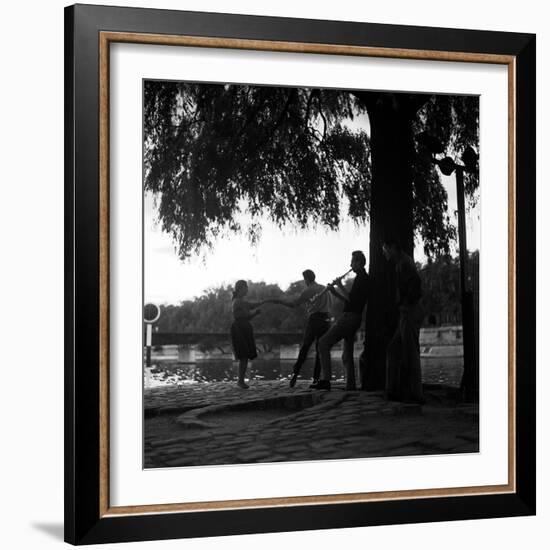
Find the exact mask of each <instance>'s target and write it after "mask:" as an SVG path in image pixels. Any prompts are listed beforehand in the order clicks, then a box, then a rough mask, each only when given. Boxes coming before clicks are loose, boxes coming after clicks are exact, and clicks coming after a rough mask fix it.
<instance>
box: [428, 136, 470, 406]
mask: <svg viewBox="0 0 550 550" xmlns="http://www.w3.org/2000/svg"><path fill="white" fill-rule="evenodd" d="M418 141H419V143H420V144H421V145H422V146H423V147H424V149H425V150H427V151H429V153H430V159H431V161H432V162H433V163H434V164H436V165H437V166H439V169H440V170H441V172H442V173H443V174H444V175H445V176H450V175H451V174H452V173H453V172H454V173H455V178H456V196H457V210H458V246H459V259H460V294H461V305H462V341H463V347H464V372H463V375H462V382H461V384H460V390H461V394H462V398H463V399H464V400H465V401H469V402H477V401H478V400H479V353H478V350H479V342H478V334H479V332H478V331H476V319H475V310H474V295H473V292H472V289H471V288H468V279H467V277H466V268H467V265H468V248H467V245H466V209H465V206H464V172H469V173H474V172H476V171H477V170H478V166H477V160H478V156H477V154H476V152H475V151H474V150H473V149H472V148H471V147H467V148H466V150H465V151H464V153H463V155H462V158H461V160H462V162H463V164H457V163H456V162H455V161H454V160H453V159H452V158H451V157H444V158H441V159H437V158H436V157H435V155H436V154H440V153H443V146H442V144H441V143H440V142H439V141H438V140H436V139H435V138H433V137H432V136H430V135H428V134H420V135H419V136H418Z"/></svg>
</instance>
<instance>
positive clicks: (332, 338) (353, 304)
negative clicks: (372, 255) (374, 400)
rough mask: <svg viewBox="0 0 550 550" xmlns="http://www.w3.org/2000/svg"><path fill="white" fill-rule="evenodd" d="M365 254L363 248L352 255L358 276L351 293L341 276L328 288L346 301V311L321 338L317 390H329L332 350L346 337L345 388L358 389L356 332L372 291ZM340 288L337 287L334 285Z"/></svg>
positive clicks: (353, 265) (343, 359)
mask: <svg viewBox="0 0 550 550" xmlns="http://www.w3.org/2000/svg"><path fill="white" fill-rule="evenodd" d="M366 263H367V262H366V259H365V255H364V254H363V252H361V251H360V250H356V251H354V252H352V254H351V264H350V267H351V269H352V270H353V272H354V273H355V279H354V281H353V285H352V287H351V290H350V291H349V292H347V291H346V289H345V288H344V285H343V284H342V278H341V277H340V278H338V279H336V280H335V281H333V282H332V283H331V284H330V285H329V287H330V291H331V293H332V294H333V295H334V296H336V297H337V298H338V299H340V300H342V301H344V303H345V306H344V312H343V313H342V315H341V316H340V318H339V319H338V320H337V321H336V323H334V325H332V327H331V328H330V329H329V330H328V331H327V332H326V333H325V334H324V336H322V337H321V339H320V340H319V356H320V358H321V369H322V378H321V379H320V380H319V382H317V384H312V385H311V387H312V388H313V389H316V390H330V378H331V364H330V350H331V348H332V347H333V346H334V345H335V344H336V343H337V342H339V341H340V340H342V339H343V340H344V350H343V353H342V362H343V363H344V367H345V369H346V390H355V364H354V362H353V344H354V342H355V333H356V332H357V330H358V329H359V327H360V326H361V321H362V319H363V308H364V307H365V304H366V303H367V299H368V293H369V276H368V274H367V272H366V270H365V264H366ZM335 287H337V288H335Z"/></svg>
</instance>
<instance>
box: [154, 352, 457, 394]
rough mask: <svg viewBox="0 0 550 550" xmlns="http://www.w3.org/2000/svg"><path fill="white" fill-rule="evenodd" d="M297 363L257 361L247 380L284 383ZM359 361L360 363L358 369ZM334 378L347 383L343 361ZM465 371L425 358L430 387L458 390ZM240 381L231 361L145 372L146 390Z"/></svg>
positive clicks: (308, 367)
mask: <svg viewBox="0 0 550 550" xmlns="http://www.w3.org/2000/svg"><path fill="white" fill-rule="evenodd" d="M293 365H294V360H285V359H256V360H254V361H252V362H251V363H250V364H249V367H248V370H247V377H248V378H250V379H251V380H280V379H286V378H289V377H290V375H291V374H292V366H293ZM357 367H358V361H356V368H357ZM332 371H333V376H334V378H335V379H336V380H344V367H343V364H342V360H341V359H335V358H333V360H332ZM462 371H463V359H462V357H438V358H422V381H423V382H424V383H428V384H445V385H448V386H454V387H458V386H459V385H460V380H461V377H462ZM312 372H313V361H312V360H311V359H308V361H307V362H306V364H305V365H304V366H303V368H302V371H301V376H302V378H303V379H306V380H307V379H308V378H311V375H312ZM236 378H237V363H236V362H234V361H231V360H228V359H219V360H216V359H207V360H202V361H196V362H195V363H188V364H186V363H179V362H177V361H174V360H163V361H157V362H155V360H154V359H153V362H152V364H151V368H145V373H144V384H145V387H146V388H152V387H156V386H167V385H168V386H169V385H178V384H202V383H207V382H226V381H233V380H236Z"/></svg>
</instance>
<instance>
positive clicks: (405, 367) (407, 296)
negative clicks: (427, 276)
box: [382, 239, 424, 403]
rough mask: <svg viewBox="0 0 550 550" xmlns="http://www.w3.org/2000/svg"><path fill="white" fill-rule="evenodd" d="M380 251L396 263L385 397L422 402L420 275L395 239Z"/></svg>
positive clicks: (389, 241) (386, 243)
mask: <svg viewBox="0 0 550 550" xmlns="http://www.w3.org/2000/svg"><path fill="white" fill-rule="evenodd" d="M382 251H383V253H384V256H385V257H386V259H387V260H388V261H391V262H392V263H393V264H394V266H395V274H396V289H395V300H396V303H397V308H398V311H399V319H398V322H397V327H396V329H395V333H394V335H393V337H392V339H391V340H390V343H389V345H388V349H387V353H386V398H387V399H388V400H393V401H407V402H416V403H423V402H424V398H423V395H422V372H421V368H420V343H419V337H420V326H421V323H422V318H423V316H424V313H423V310H422V306H421V304H420V299H421V297H422V288H421V282H420V276H419V275H418V271H417V269H416V265H415V263H414V260H413V259H412V258H411V257H410V256H409V255H407V254H405V252H403V250H402V248H401V246H400V244H399V243H398V242H397V241H396V240H393V239H386V240H385V241H384V243H383V245H382Z"/></svg>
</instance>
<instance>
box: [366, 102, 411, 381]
mask: <svg viewBox="0 0 550 550" xmlns="http://www.w3.org/2000/svg"><path fill="white" fill-rule="evenodd" d="M415 112H416V109H412V108H411V105H410V104H409V103H408V102H407V98H406V96H405V97H404V98H403V99H401V98H400V97H399V96H388V97H386V98H384V99H382V100H380V96H379V98H378V100H377V101H375V102H369V103H368V113H369V118H370V126H371V142H370V143H371V162H372V193H371V205H370V248H369V275H370V282H371V292H370V298H369V302H368V306H367V318H366V334H365V349H364V351H363V353H362V355H361V361H360V370H361V387H362V389H364V390H381V389H384V388H385V383H386V348H387V345H388V343H389V340H390V338H391V337H392V335H393V331H394V328H395V325H396V321H397V310H396V306H395V298H396V296H395V267H394V266H393V265H392V264H390V263H389V262H388V261H387V260H386V259H385V258H384V256H383V253H382V243H383V241H384V239H385V238H388V237H391V238H393V239H394V240H397V241H398V242H399V243H400V244H401V246H402V248H403V250H404V251H405V252H406V253H407V254H409V255H410V256H411V257H412V255H413V249H414V229H413V195H412V169H411V168H412V163H413V162H414V142H413V133H412V118H413V115H414V113H415Z"/></svg>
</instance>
